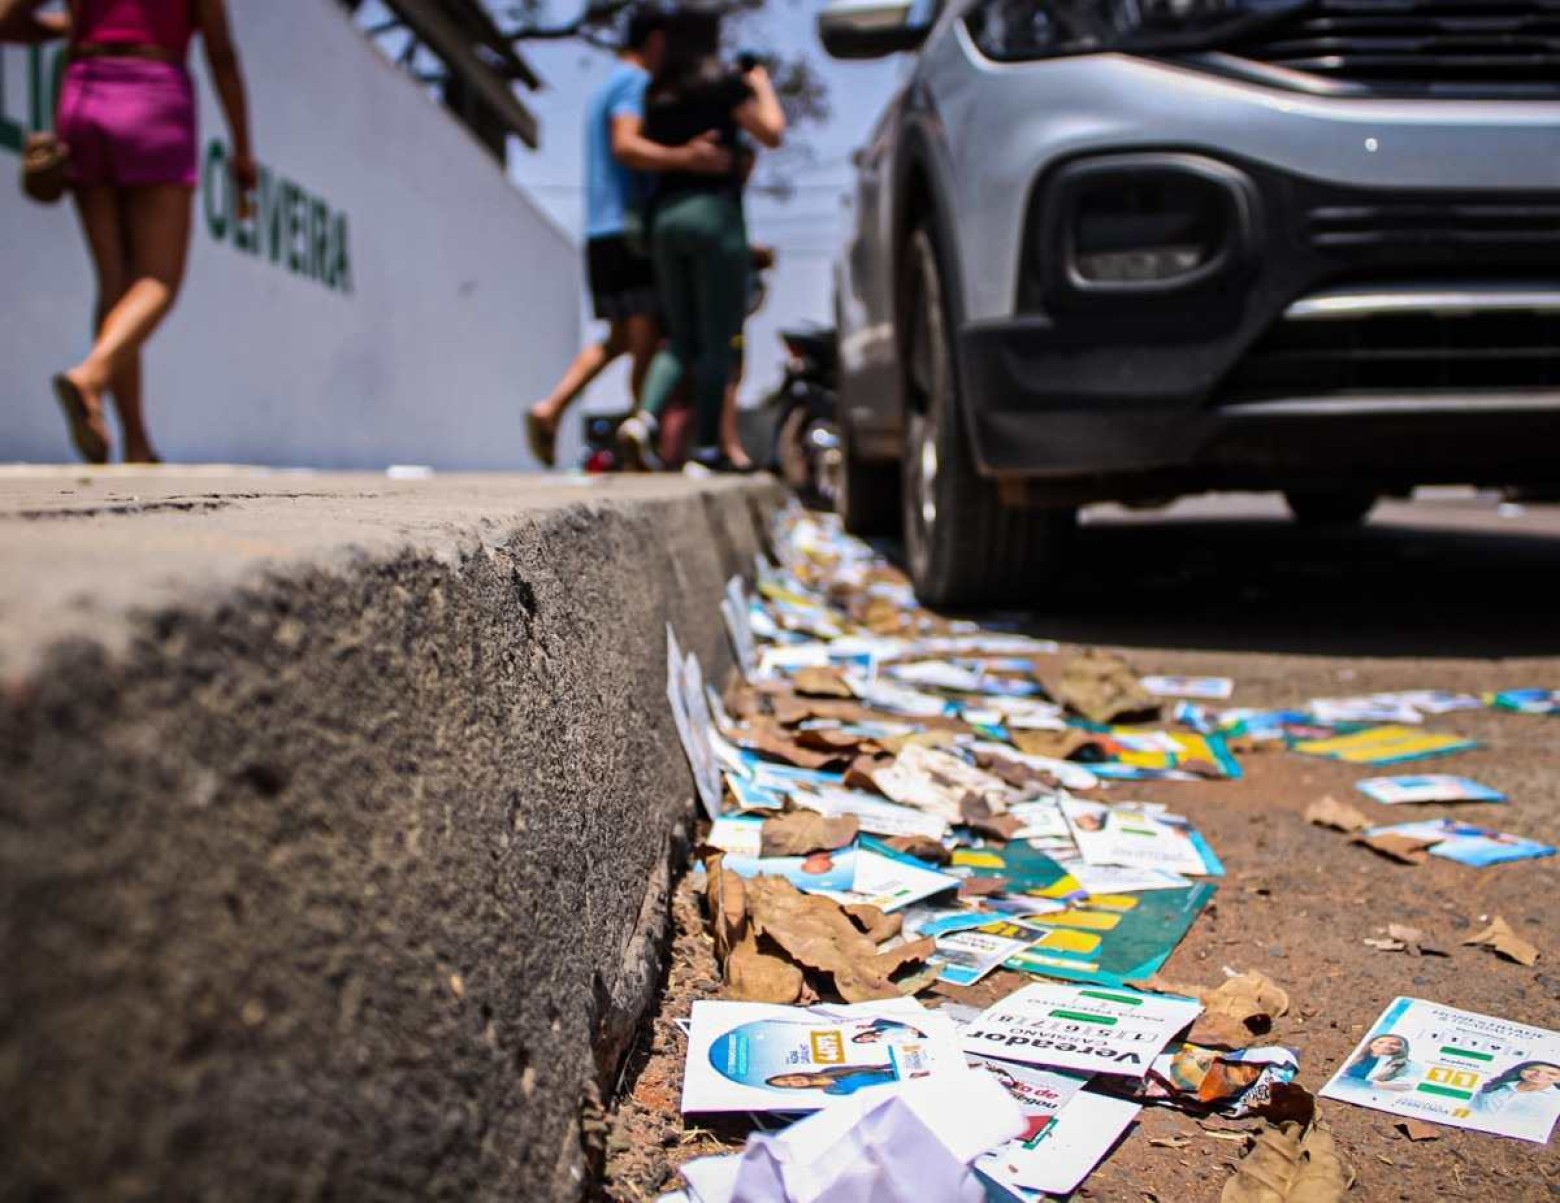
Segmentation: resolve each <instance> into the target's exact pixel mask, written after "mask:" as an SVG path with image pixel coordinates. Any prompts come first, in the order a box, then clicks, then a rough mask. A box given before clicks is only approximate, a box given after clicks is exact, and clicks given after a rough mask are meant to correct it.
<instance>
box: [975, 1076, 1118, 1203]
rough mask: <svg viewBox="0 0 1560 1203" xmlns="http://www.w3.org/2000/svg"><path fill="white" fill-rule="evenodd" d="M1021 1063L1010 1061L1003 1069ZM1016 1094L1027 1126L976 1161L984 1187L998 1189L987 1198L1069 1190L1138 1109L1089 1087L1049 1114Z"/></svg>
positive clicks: (1111, 1144) (1026, 1196)
mask: <svg viewBox="0 0 1560 1203" xmlns="http://www.w3.org/2000/svg"><path fill="white" fill-rule="evenodd" d="M988 1064H990V1063H989V1062H988ZM1021 1068H1022V1067H1021V1066H1009V1067H1008V1068H1007V1071H1006V1072H1008V1073H1013V1072H1016V1071H1018V1070H1019V1069H1021ZM1029 1072H1031V1073H1032V1072H1034V1071H1032V1070H1031V1071H1029ZM1050 1076H1053V1077H1058V1076H1060V1075H1050ZM999 1077H1000V1075H999ZM1009 1091H1010V1093H1011V1092H1012V1088H1011V1087H1009ZM1014 1097H1015V1098H1017V1099H1018V1104H1019V1107H1020V1108H1021V1109H1022V1110H1023V1111H1024V1116H1025V1119H1026V1121H1027V1122H1028V1123H1029V1131H1028V1132H1027V1133H1026V1134H1025V1135H1024V1136H1022V1137H1016V1138H1014V1139H1013V1140H1010V1141H1008V1142H1007V1143H1006V1144H1004V1145H1001V1146H999V1147H998V1148H996V1149H993V1150H992V1151H991V1152H990V1153H987V1154H985V1155H984V1156H983V1157H981V1158H979V1159H978V1160H977V1161H976V1162H975V1172H976V1173H977V1174H978V1175H980V1177H981V1178H982V1179H984V1180H985V1182H986V1183H987V1184H988V1186H995V1187H996V1188H997V1191H996V1192H988V1198H1010V1199H1016V1200H1024V1201H1026V1203H1027V1200H1030V1199H1034V1198H1036V1197H1037V1195H1057V1196H1062V1195H1070V1194H1071V1193H1072V1192H1073V1191H1074V1190H1075V1189H1076V1188H1077V1186H1078V1184H1079V1183H1081V1182H1082V1181H1083V1180H1084V1179H1085V1178H1087V1177H1088V1176H1089V1173H1090V1172H1091V1171H1092V1170H1093V1169H1094V1167H1095V1166H1096V1165H1098V1164H1099V1163H1100V1162H1101V1161H1102V1160H1104V1158H1105V1155H1106V1154H1107V1153H1109V1152H1110V1151H1111V1149H1112V1148H1114V1147H1115V1145H1116V1142H1117V1141H1119V1140H1120V1139H1121V1137H1122V1134H1123V1133H1125V1132H1126V1130H1127V1129H1128V1128H1130V1127H1131V1126H1132V1122H1133V1120H1135V1119H1136V1118H1137V1115H1138V1111H1139V1110H1140V1108H1139V1106H1138V1105H1137V1104H1136V1103H1134V1102H1131V1101H1130V1100H1128V1099H1118V1098H1112V1097H1110V1096H1109V1095H1104V1094H1092V1093H1090V1092H1089V1091H1087V1090H1085V1091H1081V1092H1079V1093H1076V1094H1074V1095H1073V1096H1072V1098H1071V1099H1069V1100H1068V1101H1067V1103H1066V1104H1065V1105H1063V1106H1062V1107H1061V1109H1060V1110H1058V1111H1055V1112H1053V1113H1051V1114H1049V1115H1048V1114H1046V1113H1045V1111H1044V1110H1042V1109H1041V1108H1040V1107H1037V1106H1032V1105H1030V1104H1029V1103H1028V1102H1027V1098H1026V1096H1024V1095H1018V1094H1016V1093H1015V1095H1014Z"/></svg>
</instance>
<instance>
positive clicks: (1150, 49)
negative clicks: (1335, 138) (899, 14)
mask: <svg viewBox="0 0 1560 1203" xmlns="http://www.w3.org/2000/svg"><path fill="white" fill-rule="evenodd" d="M1307 3H1309V0H982V2H981V3H979V4H976V5H975V6H974V7H973V8H971V9H970V11H969V12H968V13H966V14H965V17H964V23H965V27H966V28H967V29H968V30H969V32H970V37H971V38H972V39H973V40H974V42H975V45H976V46H977V47H978V48H979V49H980V52H981V53H982V54H984V55H985V56H986V57H987V58H991V59H996V60H997V61H998V62H1016V61H1021V60H1023V59H1037V58H1052V57H1055V56H1058V55H1066V54H1092V53H1095V52H1098V51H1107V50H1116V51H1124V52H1127V53H1132V52H1139V53H1163V52H1166V51H1172V50H1203V49H1208V48H1210V47H1211V46H1213V45H1214V44H1216V43H1217V42H1219V41H1220V40H1228V39H1230V38H1231V37H1234V36H1238V35H1240V34H1244V33H1245V32H1247V31H1248V30H1249V29H1251V28H1253V27H1255V26H1259V25H1261V24H1263V23H1265V22H1267V21H1270V20H1273V19H1275V18H1282V17H1285V16H1288V15H1289V14H1292V13H1293V12H1294V11H1295V10H1296V9H1300V8H1304V7H1305V6H1306V4H1307Z"/></svg>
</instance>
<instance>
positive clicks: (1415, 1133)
mask: <svg viewBox="0 0 1560 1203" xmlns="http://www.w3.org/2000/svg"><path fill="white" fill-rule="evenodd" d="M1397 1130H1398V1131H1399V1132H1401V1133H1402V1134H1403V1135H1404V1136H1406V1137H1408V1139H1409V1140H1412V1141H1416V1142H1417V1141H1421V1140H1440V1139H1441V1129H1440V1128H1438V1127H1436V1126H1435V1125H1434V1124H1427V1123H1425V1122H1424V1121H1423V1120H1418V1119H1405V1120H1401V1121H1399V1123H1398V1125H1397Z"/></svg>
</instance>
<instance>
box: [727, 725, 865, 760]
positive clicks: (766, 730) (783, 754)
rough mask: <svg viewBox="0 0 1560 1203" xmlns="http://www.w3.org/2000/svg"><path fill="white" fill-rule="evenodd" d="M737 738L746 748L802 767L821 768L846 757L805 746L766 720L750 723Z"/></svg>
mask: <svg viewBox="0 0 1560 1203" xmlns="http://www.w3.org/2000/svg"><path fill="white" fill-rule="evenodd" d="M737 738H738V740H739V741H740V742H741V743H742V745H743V746H744V747H746V748H751V749H752V750H753V751H755V752H760V753H762V754H763V755H765V756H768V757H771V758H773V759H775V760H783V761H784V762H785V763H787V764H793V765H795V766H796V767H797V768H800V769H821V768H825V767H828V766H830V765H837V764H839V763H840V762H841V761H842V760H844V759H845V756H844V755H843V754H842V753H839V752H815V751H813V750H812V749H811V748H804V747H802V746H801V745H800V744H798V743H797V742H796V740H795V739H794V738H793V737H792V736H791V735H790V733H788V732H786V731H784V730H782V729H781V728H779V727H777V726H775V725H774V724H772V723H770V722H768V721H766V720H759V721H756V722H751V723H749V724H748V725H747V727H746V728H745V729H744V730H742V731H741V732H739V733H738V736H737Z"/></svg>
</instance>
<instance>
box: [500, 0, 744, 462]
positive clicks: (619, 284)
mask: <svg viewBox="0 0 1560 1203" xmlns="http://www.w3.org/2000/svg"><path fill="white" fill-rule="evenodd" d="M666 23H667V16H666V14H665V13H662V12H660V11H658V10H656V9H653V8H649V7H643V8H639V9H636V10H634V11H633V12H632V13H631V14H630V16H629V19H628V25H627V30H626V36H625V37H624V42H623V49H622V51H621V53H620V54H619V55H618V61H617V64H616V65H615V66H614V67H613V70H612V73H611V74H610V75H609V76H608V77H607V79H606V81H605V82H604V83H603V84H602V85H601V87H600V88H598V89H597V90H596V92H595V94H594V95H593V96H592V97H591V101H590V105H589V108H588V109H587V112H586V117H585V217H586V224H585V239H586V241H585V267H586V274H587V276H588V278H589V282H590V292H591V300H592V303H593V306H594V310H595V314H596V317H597V318H598V319H599V320H601V321H604V322H607V323H608V328H607V336H606V338H604V339H601V340H599V341H597V342H593V343H591V344H590V345H589V346H587V347H585V349H584V350H582V351H581V352H580V353H579V354H578V355H577V356H576V357H575V359H574V362H573V363H572V364H570V365H569V369H568V371H566V372H565V373H564V375H563V378H562V379H561V380H560V381H559V382H558V384H557V386H556V387H555V388H554V389H553V391H552V392H551V393H550V394H549V395H548V396H547V397H546V398H545V399H544V400H542V401H539V402H537V403H536V404H535V405H533V406H532V407H531V408H530V409H529V410H528V411H527V412H526V435H527V439H528V441H529V443H530V445H531V452H532V454H534V455H535V456H536V458H537V459H539V460H540V461H541V462H542V463H543V464H545V465H546V466H548V467H549V468H550V467H552V466H553V465H554V463H555V461H556V443H557V438H558V425H559V423H560V422H561V421H562V419H563V414H564V411H565V410H566V409H567V408H568V407H569V405H570V403H571V402H573V401H574V399H575V398H576V397H578V396H579V395H580V394H581V393H582V392H584V391H585V389H586V388H587V387H588V386H589V385H590V383H591V381H593V380H595V379H596V377H597V376H599V375H600V374H601V373H602V371H603V370H604V369H605V368H606V367H607V365H608V364H610V363H611V362H612V361H613V360H615V359H616V358H617V357H618V356H619V355H622V354H624V353H625V352H626V353H628V354H629V355H630V356H632V359H633V370H632V375H631V381H632V388H633V393H634V399H635V401H636V402H637V401H638V399H639V394H640V390H641V388H642V387H643V384H644V378H645V372H646V371H647V370H648V368H649V365H650V359H651V357H652V356H653V355H654V354H655V352H656V349H657V347H658V346H659V345H660V341H661V328H660V322H659V317H658V309H657V303H656V284H655V273H654V270H653V269H652V267H651V265H650V260H649V258H648V257H647V256H646V254H645V251H644V247H643V246H642V245H640V243H639V240H638V238H637V237H635V236H634V235H635V232H636V227H637V225H638V220H637V218H638V207H639V202H640V199H641V190H642V188H643V187H644V182H643V180H642V178H641V177H642V175H643V174H664V173H668V172H675V173H677V174H679V175H694V176H699V175H717V176H724V175H727V174H729V173H730V171H731V153H730V151H729V150H727V149H726V148H725V147H723V146H721V145H720V143H719V141H718V138H717V135H716V134H715V133H714V132H713V131H711V132H710V133H706V134H700V135H698V136H695V137H693V138H691V139H689V140H688V141H686V142H683V143H682V144H680V145H677V146H666V145H662V144H660V143H657V142H652V141H650V139H648V138H647V137H645V135H644V115H645V91H646V89H647V87H648V86H649V83H650V78H651V75H652V74H653V73H654V72H655V71H656V70H657V69H658V68H659V67H660V65H661V61H662V59H663V58H664V56H665V54H666Z"/></svg>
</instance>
